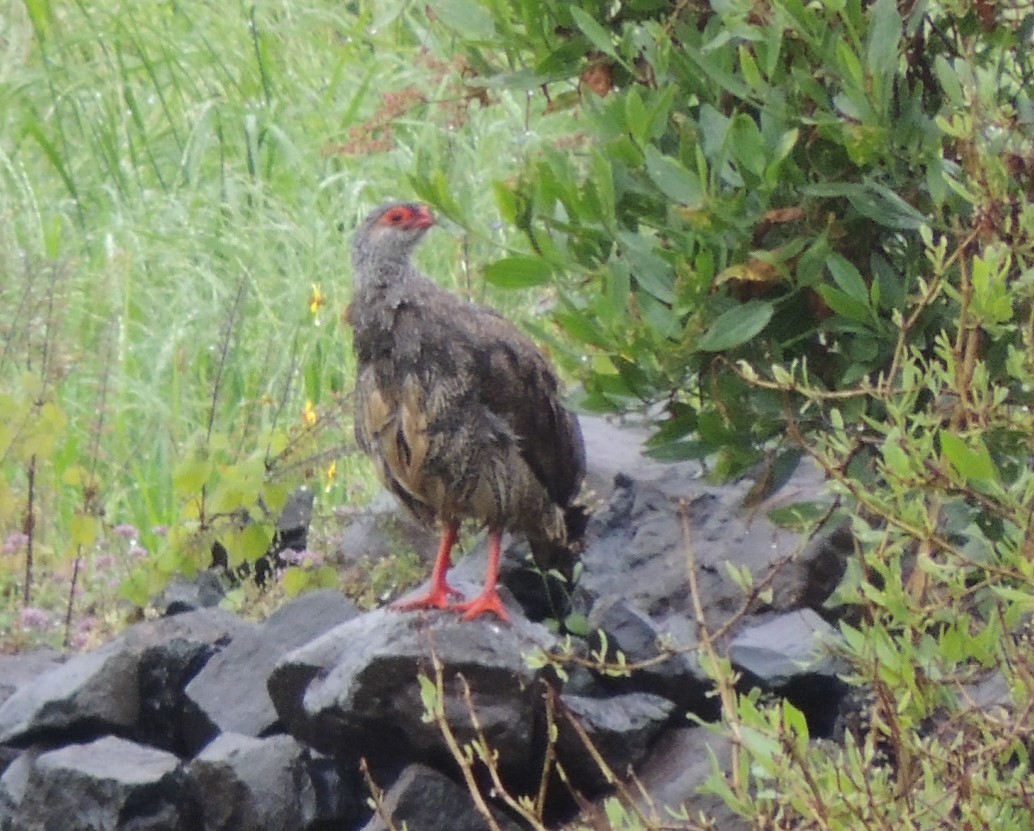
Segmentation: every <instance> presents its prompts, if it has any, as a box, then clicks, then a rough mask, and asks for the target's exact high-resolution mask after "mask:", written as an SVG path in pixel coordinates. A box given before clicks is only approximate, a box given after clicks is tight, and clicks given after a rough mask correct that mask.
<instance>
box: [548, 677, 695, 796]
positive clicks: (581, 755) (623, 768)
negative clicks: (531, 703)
mask: <svg viewBox="0 0 1034 831" xmlns="http://www.w3.org/2000/svg"><path fill="white" fill-rule="evenodd" d="M560 702H561V705H562V710H563V711H564V714H563V715H561V716H559V717H558V722H559V723H558V734H557V744H556V753H557V759H558V760H559V762H560V764H561V765H562V766H563V768H564V771H565V772H566V774H567V776H568V780H569V781H570V783H571V784H572V785H573V786H574V787H576V788H578V789H579V790H580V791H582V792H583V793H584V794H586V795H588V796H591V795H593V794H597V793H599V792H600V791H602V790H603V789H604V788H606V787H607V785H608V783H609V779H608V777H607V775H606V774H605V773H604V772H603V771H602V770H601V769H600V766H599V764H598V762H597V761H596V760H595V759H594V758H593V755H592V754H591V752H590V751H589V750H588V748H586V746H585V743H584V741H583V740H582V738H581V737H580V735H579V733H578V731H577V730H576V729H575V728H574V727H573V726H572V724H571V720H574V721H575V722H577V724H578V725H579V726H580V727H581V728H582V730H583V731H584V732H585V734H586V736H587V737H588V738H589V740H590V741H591V742H592V745H593V747H594V748H595V749H596V751H597V752H598V753H599V755H600V757H601V758H602V759H603V761H604V762H606V764H607V766H608V767H609V768H610V770H611V771H612V772H613V773H615V774H616V775H617V776H624V775H626V774H627V773H628V772H629V770H630V769H631V767H632V765H634V764H636V763H637V762H638V761H640V760H641V759H642V758H643V756H644V755H645V753H646V749H647V747H648V746H649V744H650V742H652V741H653V739H654V738H656V737H657V735H658V733H659V732H660V731H661V729H662V728H663V727H664V725H665V724H666V723H667V722H668V719H669V718H670V717H671V714H672V712H673V711H674V709H675V705H674V704H672V702H670V701H669V700H668V699H666V698H661V697H660V696H659V695H651V694H650V693H628V694H626V695H616V696H612V697H609V698H585V697H583V696H578V695H567V694H562V695H561V696H560Z"/></svg>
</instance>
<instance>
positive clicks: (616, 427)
mask: <svg viewBox="0 0 1034 831" xmlns="http://www.w3.org/2000/svg"><path fill="white" fill-rule="evenodd" d="M578 422H579V424H580V425H581V427H582V438H583V439H584V440H585V460H586V471H585V489H586V490H587V491H588V492H590V493H592V494H593V495H595V496H596V497H597V498H601V499H607V498H609V496H610V494H611V492H612V491H613V490H614V479H615V477H617V476H619V475H621V476H623V477H626V478H629V479H635V480H636V481H639V482H650V481H653V480H656V479H661V478H663V477H665V476H670V475H671V472H672V470H673V469H674V470H677V471H678V473H679V475H680V476H682V477H684V478H686V479H697V478H699V477H700V476H701V474H702V468H701V466H700V463H699V462H693V461H691V462H677V463H675V464H672V463H669V462H660V461H658V460H657V459H651V458H650V457H649V456H647V455H646V441H647V439H648V438H649V437H650V431H649V430H647V429H646V428H645V427H635V426H632V425H628V424H615V423H614V421H613V420H612V419H607V418H603V417H601V416H592V415H582V416H579V417H578Z"/></svg>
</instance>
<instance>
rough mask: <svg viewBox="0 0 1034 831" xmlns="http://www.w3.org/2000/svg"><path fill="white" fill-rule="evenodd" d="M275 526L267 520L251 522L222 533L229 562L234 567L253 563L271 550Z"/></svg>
mask: <svg viewBox="0 0 1034 831" xmlns="http://www.w3.org/2000/svg"><path fill="white" fill-rule="evenodd" d="M273 532H274V529H273V526H272V525H271V524H270V523H266V522H249V523H247V524H246V525H245V526H244V527H243V528H235V529H234V530H232V531H229V532H227V533H225V534H222V535H220V537H219V542H220V543H222V546H223V548H225V549H226V556H227V562H228V563H229V565H230V566H231V567H232V568H236V567H237V566H239V565H243V564H244V563H253V562H255V561H256V560H258V558H259V557H261V556H262V555H263V554H265V553H266V551H268V550H269V546H270V543H272V541H273Z"/></svg>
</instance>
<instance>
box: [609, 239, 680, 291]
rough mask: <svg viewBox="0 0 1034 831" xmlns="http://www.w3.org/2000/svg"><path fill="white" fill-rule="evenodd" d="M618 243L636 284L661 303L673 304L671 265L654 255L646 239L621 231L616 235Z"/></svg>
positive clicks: (651, 246)
mask: <svg viewBox="0 0 1034 831" xmlns="http://www.w3.org/2000/svg"><path fill="white" fill-rule="evenodd" d="M618 242H619V243H620V245H621V250H622V252H623V253H624V254H625V256H626V257H627V258H628V262H629V265H630V266H631V273H632V276H633V277H635V281H636V283H638V284H639V285H640V286H641V287H642V288H643V289H644V290H645V291H647V292H649V293H650V294H651V295H653V296H654V297H656V298H657V299H658V300H660V301H661V302H662V303H672V302H674V300H675V289H674V283H675V279H674V276H673V275H672V270H671V265H670V264H669V263H668V261H667V260H665V259H664V258H663V257H661V256H660V255H658V254H656V253H654V251H653V245H652V243H651V241H650V240H649V239H648V238H647V237H643V236H640V235H638V234H632V233H629V232H624V231H623V232H621V233H619V234H618Z"/></svg>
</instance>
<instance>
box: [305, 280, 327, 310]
mask: <svg viewBox="0 0 1034 831" xmlns="http://www.w3.org/2000/svg"><path fill="white" fill-rule="evenodd" d="M326 302H327V296H326V295H325V294H324V293H323V289H321V288H320V285H319V283H313V284H312V294H310V295H309V314H311V315H312V316H313V317H315V316H316V315H318V314H319V313H320V308H321V307H323V306H324V305H325V304H326Z"/></svg>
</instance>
